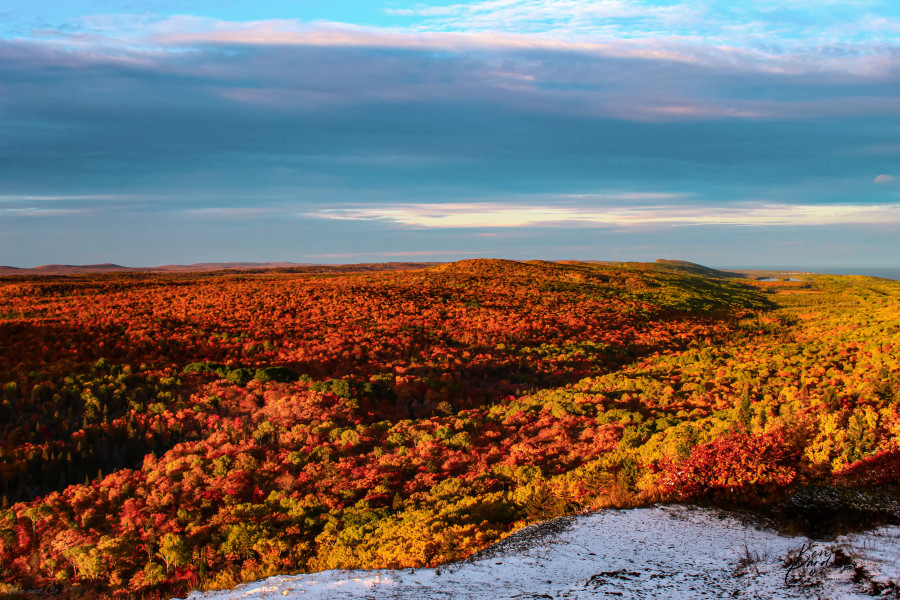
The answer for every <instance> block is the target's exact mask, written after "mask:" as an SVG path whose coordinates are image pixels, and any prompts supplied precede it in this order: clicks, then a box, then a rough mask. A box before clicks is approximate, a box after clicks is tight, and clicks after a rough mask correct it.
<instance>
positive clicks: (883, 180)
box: [875, 175, 894, 185]
mask: <svg viewBox="0 0 900 600" xmlns="http://www.w3.org/2000/svg"><path fill="white" fill-rule="evenodd" d="M875 183H879V184H883V185H885V184H890V183H894V176H893V175H879V176H878V177H876V178H875Z"/></svg>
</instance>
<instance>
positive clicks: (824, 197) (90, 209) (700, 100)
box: [0, 0, 900, 267]
mask: <svg viewBox="0 0 900 600" xmlns="http://www.w3.org/2000/svg"><path fill="white" fill-rule="evenodd" d="M898 40H900V3H897V2H894V1H893V0H841V1H840V2H838V1H833V0H816V1H813V0H760V1H757V2H752V3H747V2H731V1H724V0H696V1H681V2H679V1H677V0H675V1H647V0H591V1H589V0H543V1H538V0H476V1H471V2H465V1H462V2H460V1H457V2H447V1H443V0H429V1H427V2H422V1H407V0H366V1H361V0H344V1H341V2H325V1H320V0H298V1H293V2H288V1H275V0H256V1H254V2H252V3H249V2H238V1H236V0H235V1H229V0H225V1H223V0H216V1H215V2H214V1H212V0H210V1H193V2H192V1H189V0H188V1H181V0H180V1H178V2H174V1H169V0H157V1H154V2H146V1H144V2H142V1H140V0H66V1H55V0H31V1H30V2H24V1H22V0H13V1H11V0H0V264H2V265H12V266H19V267H32V266H37V265H41V264H48V263H64V264H89V263H99V262H114V263H118V264H124V265H128V266H153V265H160V264H168V263H182V264H187V263H193V262H220V261H293V262H310V263H354V262H383V261H448V260H457V259H464V258H474V257H488V258H491V257H494V258H510V259H516V260H522V259H535V258H539V259H547V260H556V259H587V260H655V259H657V258H670V259H683V260H691V261H694V262H699V263H702V264H707V265H711V266H734V267H739V266H771V267H777V266H789V265H790V266H796V265H806V266H822V267H826V266H841V265H872V266H893V267H896V266H900V235H898V231H900V181H897V179H898V178H900V43H898Z"/></svg>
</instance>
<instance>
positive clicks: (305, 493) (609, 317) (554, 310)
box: [0, 260, 900, 598]
mask: <svg viewBox="0 0 900 600" xmlns="http://www.w3.org/2000/svg"><path fill="white" fill-rule="evenodd" d="M716 274H717V273H715V272H713V273H708V272H698V271H696V269H694V268H693V267H690V266H685V264H683V263H678V262H669V263H663V264H642V263H627V264H593V263H591V264H585V263H566V264H559V263H549V262H537V261H535V262H524V263H523V262H512V261H500V260H473V261H462V262H457V263H450V264H446V265H440V266H435V267H429V268H425V269H420V270H410V271H392V272H340V271H335V272H330V273H327V274H316V273H310V272H288V270H267V271H246V272H221V273H193V274H192V273H177V274H136V273H126V274H121V273H119V274H94V275H79V276H67V277H6V278H2V279H0V385H2V387H3V389H2V401H0V440H2V442H0V495H2V500H0V501H2V505H3V508H2V510H0V565H2V581H3V582H4V583H3V584H0V591H3V592H7V593H9V594H10V595H12V596H13V597H15V596H17V595H18V596H22V597H24V591H25V590H27V589H36V588H40V587H44V586H50V585H53V586H58V588H59V590H60V591H62V592H63V593H64V594H65V595H68V596H70V597H78V598H92V597H115V598H131V597H144V598H155V597H158V598H170V597H172V596H173V595H185V594H186V593H188V592H189V591H191V590H195V589H210V590H214V589H225V588H230V587H233V586H235V585H237V584H239V583H241V582H245V581H253V580H256V579H260V578H262V577H266V576H270V575H275V574H281V573H298V572H310V571H318V570H325V569H332V568H382V567H394V568H396V567H420V566H435V565H439V564H442V563H445V562H448V561H453V560H456V559H460V558H464V557H466V556H469V555H471V554H472V553H474V552H476V551H478V550H480V549H482V548H484V547H485V546H486V545H488V544H490V543H491V542H493V541H496V540H498V539H501V538H503V537H504V536H507V535H508V534H510V533H511V532H513V531H516V530H518V529H520V528H522V527H523V526H525V525H527V524H530V523H533V522H536V521H539V520H543V519H547V518H550V517H555V516H559V515H564V514H574V513H576V512H580V511H583V510H586V509H592V508H599V507H606V506H637V505H644V504H649V503H653V502H657V501H690V502H698V503H716V504H719V505H727V506H732V505H740V506H745V507H752V508H754V509H759V510H764V511H768V512H769V513H771V514H774V515H777V516H778V517H779V518H785V519H787V520H789V521H791V522H793V523H795V524H796V526H797V527H808V528H815V527H819V528H820V529H823V530H825V529H828V530H833V531H839V530H841V529H843V528H848V527H852V526H854V525H866V524H874V523H881V522H891V521H895V520H897V517H898V511H897V509H896V506H897V505H896V501H895V497H894V495H893V492H891V490H892V489H893V487H892V486H896V485H897V484H898V483H900V447H898V443H897V440H898V434H900V282H897V281H889V280H882V279H875V278H863V277H837V276H817V275H809V276H802V277H800V278H799V279H800V280H798V281H771V282H763V281H754V280H751V279H738V278H730V279H724V278H718V277H714V276H710V275H716ZM854 494H857V495H856V496H853V497H854V498H859V497H862V498H864V499H865V500H864V501H863V502H858V501H857V502H855V503H854V502H848V501H846V500H845V497H848V495H850V496H852V495H854ZM859 495H861V496H859ZM851 506H856V507H857V508H855V509H852V510H851V509H850V508H849V507H851ZM810 514H816V515H818V517H817V518H816V519H815V522H810V521H811V520H810V518H809V515H810Z"/></svg>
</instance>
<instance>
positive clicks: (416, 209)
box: [309, 203, 900, 229]
mask: <svg viewBox="0 0 900 600" xmlns="http://www.w3.org/2000/svg"><path fill="white" fill-rule="evenodd" d="M309 216H311V217H317V218H321V219H330V220H339V221H340V220H351V221H373V220H378V221H388V222H392V223H396V224H397V225H400V226H403V227H408V228H423V229H427V228H497V227H573V226H576V227H577V226H584V227H597V226H614V227H639V226H654V225H655V226H660V225H663V226H665V225H740V226H817V225H835V224H884V223H900V204H870V205H790V204H766V205H762V206H753V205H731V206H718V207H716V206H675V205H668V206H663V205H657V206H640V207H607V208H600V209H592V208H590V207H573V206H553V205H544V206H513V205H508V204H495V203H446V204H405V205H392V206H380V207H355V208H332V209H324V210H319V211H316V212H313V213H309Z"/></svg>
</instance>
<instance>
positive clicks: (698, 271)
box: [654, 258, 747, 279]
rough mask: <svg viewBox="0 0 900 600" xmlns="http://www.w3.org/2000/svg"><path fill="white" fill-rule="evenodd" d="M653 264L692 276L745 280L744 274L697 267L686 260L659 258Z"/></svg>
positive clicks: (701, 266)
mask: <svg viewBox="0 0 900 600" xmlns="http://www.w3.org/2000/svg"><path fill="white" fill-rule="evenodd" d="M654 264H657V265H661V266H664V267H669V268H671V269H674V270H676V271H682V272H684V273H693V274H694V275H703V276H704V277H719V278H722V279H731V278H741V279H746V278H747V276H746V275H745V274H744V273H736V272H733V271H720V270H718V269H712V268H710V267H704V266H703V265H698V264H697V263H692V262H688V261H686V260H668V259H665V258H659V259H657V260H656V262H655V263H654Z"/></svg>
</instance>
